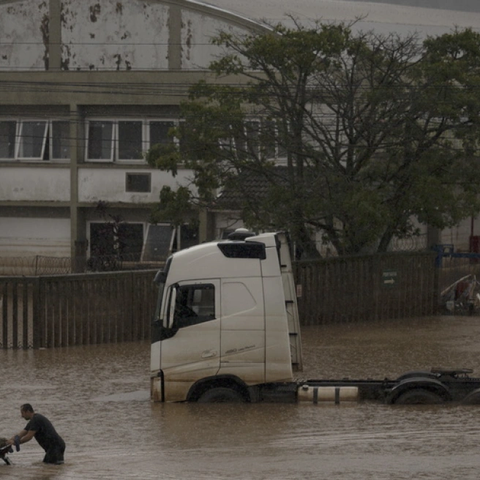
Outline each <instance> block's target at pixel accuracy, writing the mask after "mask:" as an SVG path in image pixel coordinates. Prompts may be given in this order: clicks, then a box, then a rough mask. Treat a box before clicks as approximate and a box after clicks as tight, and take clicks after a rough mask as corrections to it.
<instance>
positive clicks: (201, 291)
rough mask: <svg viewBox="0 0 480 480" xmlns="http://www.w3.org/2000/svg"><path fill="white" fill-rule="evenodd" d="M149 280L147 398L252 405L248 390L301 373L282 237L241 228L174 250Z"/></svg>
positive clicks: (294, 309) (286, 252) (297, 328)
mask: <svg viewBox="0 0 480 480" xmlns="http://www.w3.org/2000/svg"><path fill="white" fill-rule="evenodd" d="M156 282H157V283H158V285H159V299H158V304H157V309H156V312H155V319H154V323H153V329H152V347H151V396H152V399H153V400H156V401H186V400H189V401H192V400H194V401H211V399H212V398H213V397H219V396H220V397H229V398H230V397H231V398H232V399H234V398H235V397H239V399H242V400H252V398H251V397H252V395H254V389H252V388H251V387H254V386H256V385H263V384H269V383H272V382H292V381H293V372H294V371H298V370H301V369H302V360H301V359H302V354H301V340H300V325H299V319H298V310H297V303H296V295H295V285H294V283H293V274H292V264H291V260H290V253H289V247H288V244H287V238H286V235H285V234H283V233H265V234H262V235H253V234H251V233H250V232H247V231H244V230H240V231H236V232H235V233H234V234H233V235H232V236H231V237H230V238H229V239H228V240H223V241H216V242H210V243H204V244H201V245H197V246H194V247H191V248H188V249H186V250H182V251H179V252H177V253H175V254H173V255H172V256H171V257H170V258H169V259H168V261H167V263H166V266H165V269H164V270H163V271H161V272H159V273H158V274H157V277H156ZM225 399H227V398H225Z"/></svg>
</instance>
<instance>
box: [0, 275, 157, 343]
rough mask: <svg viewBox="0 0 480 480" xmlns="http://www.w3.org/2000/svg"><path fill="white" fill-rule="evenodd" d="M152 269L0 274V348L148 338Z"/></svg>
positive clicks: (152, 301)
mask: <svg viewBox="0 0 480 480" xmlns="http://www.w3.org/2000/svg"><path fill="white" fill-rule="evenodd" d="M154 275H155V271H154V270H148V271H129V272H112V273H93V274H79V275H76V274H73V275H58V276H45V277H0V319H1V325H0V348H48V347H66V346H71V345H91V344H98V343H113V342H124V341H133V340H143V339H148V338H149V336H150V322H151V320H152V316H153V310H154V308H155V303H156V287H155V285H154V283H153V278H154Z"/></svg>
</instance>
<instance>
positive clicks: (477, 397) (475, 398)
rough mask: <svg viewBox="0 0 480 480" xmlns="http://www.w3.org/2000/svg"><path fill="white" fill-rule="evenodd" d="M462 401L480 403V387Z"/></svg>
mask: <svg viewBox="0 0 480 480" xmlns="http://www.w3.org/2000/svg"><path fill="white" fill-rule="evenodd" d="M461 403H462V405H480V388H477V390H474V391H473V392H471V393H469V394H468V395H467V396H466V397H465V398H464V399H463V400H462V402H461Z"/></svg>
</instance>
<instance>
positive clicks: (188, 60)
mask: <svg viewBox="0 0 480 480" xmlns="http://www.w3.org/2000/svg"><path fill="white" fill-rule="evenodd" d="M220 31H226V32H231V33H236V34H238V35H241V34H242V32H243V33H245V31H242V30H240V29H239V28H235V27H232V26H231V25H229V24H227V23H225V22H222V21H219V20H216V19H213V18H210V17H208V16H206V15H200V14H198V13H196V12H192V11H188V10H184V11H183V12H182V37H181V38H182V69H184V70H195V69H202V68H206V67H208V65H209V63H210V62H211V61H213V60H215V59H216V58H218V55H219V54H220V53H221V52H222V50H221V48H220V47H217V46H214V45H212V44H211V38H212V37H215V36H216V35H218V34H219V32H220Z"/></svg>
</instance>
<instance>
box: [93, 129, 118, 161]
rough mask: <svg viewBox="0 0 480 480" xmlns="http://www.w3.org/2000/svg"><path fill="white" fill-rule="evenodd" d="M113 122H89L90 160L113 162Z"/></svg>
mask: <svg viewBox="0 0 480 480" xmlns="http://www.w3.org/2000/svg"><path fill="white" fill-rule="evenodd" d="M113 126H114V124H113V122H112V121H103V120H95V121H90V122H88V140H87V141H88V149H87V152H88V159H89V160H104V161H105V160H106V161H110V162H111V161H112V160H113V140H114V137H113Z"/></svg>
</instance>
